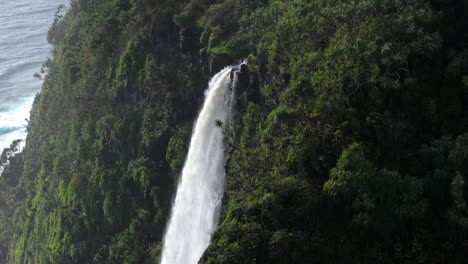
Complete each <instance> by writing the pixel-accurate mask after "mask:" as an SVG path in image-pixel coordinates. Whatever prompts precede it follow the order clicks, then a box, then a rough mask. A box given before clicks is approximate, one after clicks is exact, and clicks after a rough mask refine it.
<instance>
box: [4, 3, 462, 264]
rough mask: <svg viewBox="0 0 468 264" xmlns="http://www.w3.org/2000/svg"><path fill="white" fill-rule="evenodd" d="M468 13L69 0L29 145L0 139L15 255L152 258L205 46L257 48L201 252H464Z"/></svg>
mask: <svg viewBox="0 0 468 264" xmlns="http://www.w3.org/2000/svg"><path fill="white" fill-rule="evenodd" d="M467 13H468V4H466V3H465V2H464V1H461V0H413V1H400V0H383V1H382V0H353V1H338V0H336V1H330V0H293V1H275V0H222V1H210V0H192V1H188V0H187V1H171V0H162V1H149V0H144V1H143V0H141V1H136V0H73V1H72V4H71V8H70V10H68V12H67V13H66V14H63V12H62V11H61V10H59V11H58V12H57V16H56V20H55V22H54V24H53V25H52V27H51V30H50V32H49V34H48V39H49V41H50V42H51V43H52V44H53V45H54V59H53V60H50V61H49V62H47V63H46V64H45V65H44V68H43V72H44V73H47V75H46V76H45V79H44V86H43V90H42V92H41V94H40V95H38V96H37V98H36V100H35V103H34V107H33V111H32V115H31V122H30V124H29V127H28V132H29V133H28V139H27V145H26V148H25V149H24V151H23V152H21V153H17V152H16V151H15V149H16V148H17V144H18V142H15V143H14V144H13V145H12V146H11V148H10V149H7V150H5V151H4V152H3V154H2V156H1V158H0V167H1V168H2V169H3V174H2V177H1V178H0V230H1V231H0V262H1V263H4V262H5V263H9V262H11V263H156V262H157V261H158V258H159V255H160V250H161V239H162V235H163V229H164V227H165V225H166V221H167V216H168V212H169V209H170V208H169V206H170V202H171V198H172V195H173V192H174V190H175V186H174V185H175V182H176V179H177V176H178V175H179V173H180V170H181V168H182V166H183V162H184V159H185V154H186V151H187V147H188V142H189V138H190V134H191V129H192V125H193V120H194V118H195V115H196V113H197V109H198V107H199V106H200V104H201V101H202V99H203V90H204V88H205V87H206V85H207V82H208V77H209V76H206V75H204V74H203V73H204V72H207V70H206V69H207V68H210V69H211V65H206V62H209V64H210V63H211V62H213V61H216V60H220V58H224V59H225V60H226V61H231V62H233V61H234V60H235V59H240V58H248V63H249V67H248V68H249V75H250V77H252V78H251V79H252V80H251V82H250V85H248V86H249V87H248V88H247V87H242V88H243V89H244V90H247V93H248V94H249V96H248V98H249V102H248V103H247V104H246V105H244V106H243V107H242V108H239V109H238V113H237V117H236V122H235V125H234V126H232V127H227V126H226V127H224V132H225V139H226V142H227V143H229V145H230V146H231V148H232V150H231V152H232V156H231V158H230V162H229V164H227V166H226V167H227V174H228V181H227V186H226V197H225V201H224V204H223V211H222V214H221V220H220V225H219V228H218V230H217V231H216V233H215V234H214V237H213V241H212V243H211V245H210V246H209V248H208V250H207V251H206V253H205V255H204V256H203V258H202V260H201V263H216V264H219V263H231V264H232V263H239V264H241V263H242V264H244V263H465V262H466V259H467V257H468V256H467V252H468V206H467V201H468V186H467V184H466V182H467V177H468V166H467V156H468V118H467V113H468V96H467V89H468V56H467V51H466V50H467V46H466V43H468V35H467V34H466V33H465V31H466V30H465V29H466V28H467V26H468V20H467V18H466V14H467ZM210 61H211V62H210ZM256 84H258V85H256ZM244 86H247V85H246V84H244ZM256 89H258V91H255V90H256ZM252 94H258V96H250V95H252ZM213 125H215V124H213ZM218 125H220V126H222V124H218ZM7 260H8V261H7Z"/></svg>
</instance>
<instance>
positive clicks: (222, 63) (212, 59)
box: [208, 55, 232, 75]
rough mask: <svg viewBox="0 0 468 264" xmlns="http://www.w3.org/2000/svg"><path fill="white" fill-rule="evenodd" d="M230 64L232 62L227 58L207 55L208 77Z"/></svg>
mask: <svg viewBox="0 0 468 264" xmlns="http://www.w3.org/2000/svg"><path fill="white" fill-rule="evenodd" d="M231 63H232V60H231V59H230V58H228V57H227V56H219V55H209V57H208V69H209V70H210V75H213V74H216V73H217V72H219V71H220V70H222V69H223V68H224V67H226V66H228V65H230V64H231Z"/></svg>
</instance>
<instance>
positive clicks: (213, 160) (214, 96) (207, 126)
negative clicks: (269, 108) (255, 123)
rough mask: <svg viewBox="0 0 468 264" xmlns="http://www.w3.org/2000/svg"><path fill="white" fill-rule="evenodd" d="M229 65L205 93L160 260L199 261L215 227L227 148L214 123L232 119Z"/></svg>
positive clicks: (192, 263) (167, 263) (173, 262)
mask: <svg viewBox="0 0 468 264" xmlns="http://www.w3.org/2000/svg"><path fill="white" fill-rule="evenodd" d="M234 68H235V67H226V68H225V69H223V70H222V71H221V72H219V73H218V74H216V75H215V76H214V77H213V78H212V79H211V81H210V83H209V87H208V89H207V90H206V91H205V102H204V105H203V109H202V110H201V112H200V115H199V116H198V119H197V122H196V124H195V128H194V131H193V134H192V139H191V142H190V147H189V151H188V156H187V159H186V161H185V165H184V168H183V170H182V176H181V179H180V183H179V186H178V189H177V194H176V198H175V201H174V204H173V207H172V214H171V217H170V220H169V224H168V227H167V230H166V234H165V238H164V246H163V250H162V256H161V264H196V263H198V261H199V260H200V258H201V256H202V254H203V252H204V251H205V250H206V248H207V247H208V245H209V242H210V239H211V235H212V234H213V232H214V231H215V229H216V226H217V225H218V220H219V214H220V208H221V199H222V197H223V192H224V181H225V177H226V175H225V170H224V163H225V162H226V158H227V151H226V147H225V145H224V142H223V135H222V133H221V130H220V129H219V128H218V127H216V125H215V124H216V120H220V121H222V122H223V123H230V122H232V120H231V119H232V112H233V107H234V102H235V98H234V83H235V82H236V80H232V79H235V78H236V77H235V74H231V72H232V70H233V69H234ZM233 75H234V77H233Z"/></svg>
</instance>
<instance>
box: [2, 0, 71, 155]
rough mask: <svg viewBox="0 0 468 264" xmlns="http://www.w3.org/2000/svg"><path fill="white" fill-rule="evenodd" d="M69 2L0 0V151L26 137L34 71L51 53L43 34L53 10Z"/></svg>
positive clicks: (36, 89)
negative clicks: (14, 141)
mask: <svg viewBox="0 0 468 264" xmlns="http://www.w3.org/2000/svg"><path fill="white" fill-rule="evenodd" d="M68 2H69V0H53V1H51V0H16V1H1V0H0V10H2V12H1V13H0V54H1V55H0V152H1V151H3V148H5V147H9V146H10V144H11V142H12V141H13V140H16V139H22V140H24V139H25V138H26V127H27V123H28V122H27V121H26V119H28V118H29V111H30V109H31V105H32V102H33V100H34V96H35V95H36V93H37V92H39V90H40V88H41V83H42V82H41V81H39V80H37V79H35V78H34V77H33V75H34V73H35V72H38V71H40V67H41V65H42V62H45V61H46V60H47V57H49V56H50V46H49V44H48V43H47V38H46V36H47V31H48V29H49V26H50V25H51V24H52V21H53V19H54V14H55V10H56V9H57V7H58V6H59V5H60V4H68ZM22 145H24V143H23V144H22Z"/></svg>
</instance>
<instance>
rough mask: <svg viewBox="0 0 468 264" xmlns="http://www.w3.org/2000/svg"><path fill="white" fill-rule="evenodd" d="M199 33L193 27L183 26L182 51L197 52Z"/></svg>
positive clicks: (180, 40)
mask: <svg viewBox="0 0 468 264" xmlns="http://www.w3.org/2000/svg"><path fill="white" fill-rule="evenodd" d="M197 36H198V34H197V32H196V31H194V30H192V29H186V28H182V29H181V30H180V31H179V45H180V49H181V50H182V52H185V53H196V51H197V50H198V37H197Z"/></svg>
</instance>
